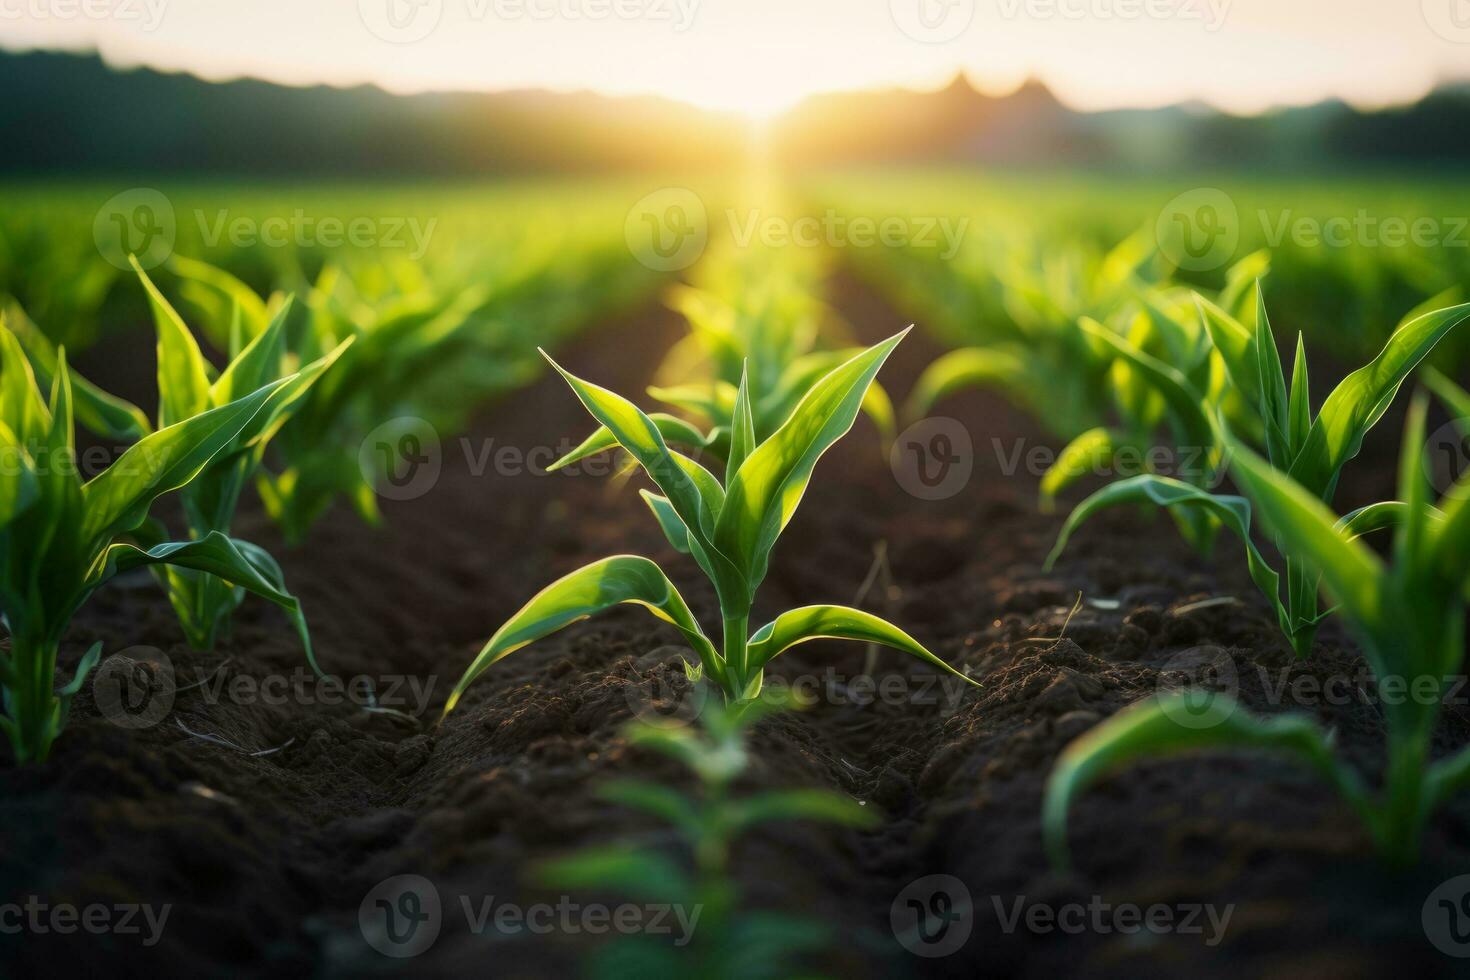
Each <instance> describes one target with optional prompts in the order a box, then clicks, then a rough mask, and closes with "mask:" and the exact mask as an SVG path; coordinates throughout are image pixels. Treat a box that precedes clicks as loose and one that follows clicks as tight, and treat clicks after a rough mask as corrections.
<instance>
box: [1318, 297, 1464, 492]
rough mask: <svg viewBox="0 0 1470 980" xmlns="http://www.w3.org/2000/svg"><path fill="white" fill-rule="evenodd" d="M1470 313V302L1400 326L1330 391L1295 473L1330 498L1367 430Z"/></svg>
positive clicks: (1429, 314)
mask: <svg viewBox="0 0 1470 980" xmlns="http://www.w3.org/2000/svg"><path fill="white" fill-rule="evenodd" d="M1466 319H1470V303H1467V304H1462V305H1460V306H1452V307H1450V308H1448V309H1444V310H1437V311H1435V312H1433V313H1428V314H1425V315H1424V316H1421V317H1418V318H1417V319H1414V320H1411V321H1409V322H1408V323H1406V324H1404V325H1403V326H1401V327H1399V328H1398V329H1397V330H1395V331H1394V332H1393V335H1392V336H1391V337H1389V338H1388V342H1387V343H1386V344H1385V345H1384V348H1383V350H1382V351H1380V352H1379V354H1378V356H1377V357H1375V358H1374V359H1373V360H1372V361H1370V362H1368V363H1367V364H1366V365H1364V366H1363V367H1361V368H1359V369H1358V370H1356V371H1354V372H1353V373H1352V374H1350V375H1348V376H1347V377H1346V378H1344V379H1343V380H1342V382H1341V383H1340V384H1338V386H1337V387H1336V388H1335V389H1334V390H1333V392H1332V394H1330V395H1328V396H1327V400H1326V401H1325V402H1324V403H1323V405H1322V410H1321V411H1320V412H1318V413H1317V421H1316V422H1315V423H1313V425H1312V428H1311V431H1310V432H1309V433H1308V435H1307V439H1306V443H1305V444H1304V445H1303V447H1302V451H1301V453H1300V454H1299V455H1298V457H1297V459H1296V461H1295V462H1294V463H1293V464H1292V466H1291V475H1292V477H1293V478H1295V479H1296V481H1297V482H1298V483H1300V484H1301V485H1302V486H1304V487H1306V488H1307V489H1308V490H1310V491H1312V492H1313V493H1314V494H1316V495H1317V496H1318V497H1320V498H1323V499H1330V497H1331V493H1332V490H1333V488H1334V487H1335V486H1336V483H1337V476H1338V473H1339V472H1340V471H1341V469H1342V466H1343V464H1344V463H1346V462H1347V461H1348V460H1350V459H1352V458H1353V457H1354V456H1356V455H1357V454H1358V450H1359V449H1361V448H1362V445H1363V436H1364V435H1365V434H1366V433H1367V432H1368V430H1369V429H1371V428H1372V427H1373V426H1374V425H1375V424H1376V423H1377V422H1378V420H1379V419H1380V418H1382V417H1383V413H1384V412H1386V411H1388V406H1389V405H1390V404H1391V403H1392V401H1393V399H1394V396H1395V395H1396V394H1398V390H1399V386H1400V385H1401V384H1403V381H1404V379H1405V378H1406V377H1408V376H1409V372H1411V371H1413V370H1414V368H1415V367H1417V366H1418V364H1419V362H1420V361H1422V360H1423V359H1424V358H1425V357H1426V356H1427V355H1428V354H1429V352H1430V351H1431V350H1433V349H1434V345H1435V344H1437V343H1439V341H1440V340H1441V339H1442V338H1444V336H1445V335H1446V334H1448V333H1449V332H1450V331H1451V330H1453V329H1454V328H1455V327H1457V326H1459V325H1460V324H1462V323H1464V322H1465V320H1466Z"/></svg>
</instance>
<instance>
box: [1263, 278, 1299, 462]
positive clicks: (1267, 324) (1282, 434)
mask: <svg viewBox="0 0 1470 980" xmlns="http://www.w3.org/2000/svg"><path fill="white" fill-rule="evenodd" d="M1255 350H1256V366H1257V371H1258V372H1259V375H1260V389H1259V390H1260V392H1261V416H1262V419H1263V421H1264V422H1265V423H1266V450H1267V454H1268V455H1269V456H1270V459H1271V461H1272V462H1273V463H1275V464H1276V465H1277V466H1287V465H1290V463H1291V458H1292V457H1291V455H1290V450H1291V447H1290V445H1289V444H1288V441H1287V433H1288V432H1289V431H1290V429H1291V419H1290V407H1289V405H1288V398H1287V394H1286V373H1285V371H1284V370H1283V369H1282V367H1281V352H1280V351H1278V350H1277V349H1276V334H1275V333H1274V332H1273V331H1272V330H1271V319H1270V317H1269V316H1267V314H1266V298H1265V295H1264V293H1263V292H1262V291H1261V287H1260V285H1259V284H1258V285H1257V286H1256V334H1255ZM1302 392H1303V395H1304V396H1305V394H1306V389H1305V388H1304V389H1303V390H1302Z"/></svg>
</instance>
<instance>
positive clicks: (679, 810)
mask: <svg viewBox="0 0 1470 980" xmlns="http://www.w3.org/2000/svg"><path fill="white" fill-rule="evenodd" d="M597 795H598V796H600V797H602V798H603V799H604V800H607V801H608V802H610V803H616V804H618V805H619V806H625V807H627V808H628V809H630V810H641V811H642V812H644V813H647V814H650V815H652V816H655V817H658V818H659V819H660V820H663V821H666V822H667V823H670V824H673V825H674V826H675V827H678V828H679V829H680V830H682V831H684V832H685V833H687V834H689V835H690V836H691V837H695V838H697V837H698V836H699V835H700V834H702V833H704V830H705V825H704V821H702V820H701V819H700V814H699V810H698V809H697V808H696V807H695V805H694V804H693V803H692V802H690V800H689V798H688V797H687V796H685V795H684V794H683V793H680V792H679V791H678V790H675V789H671V788H670V787H668V786H661V785H659V784H658V783H648V782H644V781H643V780H641V779H614V780H611V781H609V782H606V783H603V784H602V785H601V786H599V787H597Z"/></svg>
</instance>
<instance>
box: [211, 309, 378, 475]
mask: <svg viewBox="0 0 1470 980" xmlns="http://www.w3.org/2000/svg"><path fill="white" fill-rule="evenodd" d="M261 336H264V335H263V334H262V335H261ZM356 341H357V338H356V337H348V338H347V339H346V340H344V341H342V342H341V343H340V344H338V345H337V346H336V347H334V348H333V349H332V350H330V351H328V352H327V353H326V354H324V355H323V356H321V357H319V358H317V359H316V360H315V361H312V362H311V363H310V364H308V365H306V366H305V367H303V368H302V369H301V370H300V371H298V372H296V373H295V374H292V375H287V376H286V377H285V378H282V379H280V380H283V381H284V382H285V383H284V384H282V385H281V386H280V387H279V388H277V389H276V390H275V391H274V392H272V394H271V396H270V398H268V399H267V400H266V403H265V405H264V406H262V407H261V409H260V411H259V412H258V413H257V414H256V416H255V417H254V418H252V419H251V420H250V423H249V424H248V425H246V426H245V428H243V429H241V430H240V434H239V435H238V436H237V437H236V442H237V444H239V445H241V446H246V447H248V446H254V447H256V448H257V451H258V452H261V453H263V452H264V449H265V444H266V443H268V442H270V441H271V439H273V438H275V436H276V433H278V432H280V430H281V427H282V426H284V425H285V424H286V423H287V422H288V421H289V420H290V419H291V416H292V415H294V414H295V413H296V412H297V410H299V409H301V408H303V407H304V406H305V404H306V396H307V394H308V392H309V391H310V390H311V389H312V387H313V386H314V385H316V384H317V382H318V381H319V380H320V379H321V377H322V375H324V374H325V373H326V372H327V370H328V369H329V368H331V367H332V365H333V364H335V363H337V361H338V360H339V359H340V358H341V357H342V355H343V354H345V353H346V352H347V350H348V348H350V347H352V346H353V344H354V343H356ZM276 381H277V378H276V377H274V376H272V377H271V378H270V379H269V380H268V381H267V382H265V383H267V384H274V383H275V382H276ZM241 390H242V392H243V391H244V389H241Z"/></svg>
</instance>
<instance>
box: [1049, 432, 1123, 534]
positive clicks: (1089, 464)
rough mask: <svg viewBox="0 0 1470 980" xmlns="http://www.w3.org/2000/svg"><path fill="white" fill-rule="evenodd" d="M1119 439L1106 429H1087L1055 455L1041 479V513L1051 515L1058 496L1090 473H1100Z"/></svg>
mask: <svg viewBox="0 0 1470 980" xmlns="http://www.w3.org/2000/svg"><path fill="white" fill-rule="evenodd" d="M1122 442H1123V440H1122V438H1121V437H1120V436H1119V435H1118V434H1116V433H1114V432H1113V431H1112V430H1111V429H1108V428H1106V427H1099V428H1096V429H1088V430H1087V431H1086V432H1084V433H1082V434H1081V435H1080V436H1078V437H1077V438H1075V439H1073V440H1072V441H1071V442H1069V443H1067V445H1066V446H1065V447H1064V448H1063V449H1062V451H1061V452H1060V453H1058V454H1057V458H1056V462H1054V463H1052V464H1051V466H1050V467H1048V468H1047V471H1046V472H1045V473H1043V474H1042V476H1041V509H1042V511H1043V512H1044V513H1048V514H1049V513H1051V511H1052V508H1053V507H1054V506H1055V504H1056V497H1057V494H1059V493H1061V492H1062V491H1063V490H1065V489H1066V488H1067V487H1069V486H1071V485H1072V484H1073V483H1076V482H1077V481H1078V480H1080V479H1082V478H1084V477H1086V476H1088V475H1089V474H1093V473H1101V472H1102V467H1103V465H1104V464H1106V463H1109V462H1111V461H1112V459H1113V454H1114V453H1116V452H1117V450H1118V447H1119V446H1120V445H1121V444H1122Z"/></svg>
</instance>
